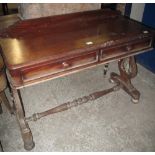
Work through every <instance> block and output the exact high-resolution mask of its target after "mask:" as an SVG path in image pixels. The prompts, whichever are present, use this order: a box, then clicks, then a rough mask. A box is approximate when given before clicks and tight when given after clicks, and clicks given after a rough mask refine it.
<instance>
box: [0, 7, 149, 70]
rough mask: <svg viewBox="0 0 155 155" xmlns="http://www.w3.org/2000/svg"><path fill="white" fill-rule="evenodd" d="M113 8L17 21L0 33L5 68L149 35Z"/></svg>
mask: <svg viewBox="0 0 155 155" xmlns="http://www.w3.org/2000/svg"><path fill="white" fill-rule="evenodd" d="M149 32H150V30H149V29H148V28H147V27H145V26H143V25H141V24H139V23H137V22H135V21H133V20H129V19H127V18H125V17H123V16H121V15H120V13H119V12H117V11H111V10H95V11H87V12H81V13H72V14H68V15H58V16H51V17H43V18H38V19H31V20H25V21H19V22H17V23H16V24H14V25H13V26H10V27H9V28H8V29H6V31H5V32H3V33H2V34H1V37H2V38H1V39H0V45H1V48H2V51H3V56H4V61H5V63H6V65H7V67H8V68H9V69H12V70H13V69H18V68H21V67H27V66H31V65H33V64H37V63H42V62H44V61H47V60H48V61H55V60H58V59H62V58H65V57H70V56H72V55H76V54H77V55H78V54H81V53H83V52H86V51H90V50H95V49H98V48H107V47H109V46H115V45H118V44H122V43H126V42H129V41H131V40H134V39H135V40H136V39H141V38H144V37H149V36H150V35H152V34H151V33H149Z"/></svg>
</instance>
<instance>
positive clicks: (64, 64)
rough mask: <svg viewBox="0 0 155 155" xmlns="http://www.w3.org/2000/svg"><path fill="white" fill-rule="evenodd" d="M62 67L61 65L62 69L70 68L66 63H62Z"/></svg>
mask: <svg viewBox="0 0 155 155" xmlns="http://www.w3.org/2000/svg"><path fill="white" fill-rule="evenodd" d="M62 65H63V67H64V68H67V67H69V66H70V65H69V64H68V63H67V62H63V63H62Z"/></svg>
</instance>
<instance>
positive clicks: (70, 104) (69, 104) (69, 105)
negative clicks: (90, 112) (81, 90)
mask: <svg viewBox="0 0 155 155" xmlns="http://www.w3.org/2000/svg"><path fill="white" fill-rule="evenodd" d="M118 89H119V85H116V86H114V87H112V88H110V89H106V90H103V91H98V92H95V93H92V94H90V95H88V96H84V97H81V98H78V99H75V100H73V101H71V102H67V103H64V104H61V105H59V106H57V107H55V108H52V109H50V110H47V111H45V112H41V113H35V114H33V115H32V116H30V117H28V118H26V121H27V122H28V121H37V120H38V119H40V118H42V117H45V116H47V115H51V114H54V113H58V112H61V111H65V110H68V109H71V108H72V107H75V106H78V105H81V104H83V103H87V102H88V101H92V100H95V99H97V98H99V97H101V96H103V95H106V94H108V93H110V92H113V91H116V90H118Z"/></svg>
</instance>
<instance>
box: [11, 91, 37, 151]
mask: <svg viewBox="0 0 155 155" xmlns="http://www.w3.org/2000/svg"><path fill="white" fill-rule="evenodd" d="M12 93H13V98H14V104H15V108H16V117H17V120H18V123H19V126H20V130H21V134H22V138H23V142H24V148H25V149H26V150H31V149H33V147H34V142H33V137H32V133H31V130H30V128H29V125H28V123H27V122H26V120H25V116H24V115H25V114H24V107H23V105H22V100H21V97H20V92H19V90H17V89H15V88H12Z"/></svg>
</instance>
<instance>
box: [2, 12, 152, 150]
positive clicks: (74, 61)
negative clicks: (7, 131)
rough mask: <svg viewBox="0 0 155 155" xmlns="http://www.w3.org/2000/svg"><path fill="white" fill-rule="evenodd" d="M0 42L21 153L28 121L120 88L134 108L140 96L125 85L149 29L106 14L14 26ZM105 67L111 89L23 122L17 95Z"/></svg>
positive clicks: (147, 46) (148, 42)
mask: <svg viewBox="0 0 155 155" xmlns="http://www.w3.org/2000/svg"><path fill="white" fill-rule="evenodd" d="M0 36H1V39H0V46H1V52H2V55H3V59H4V62H5V65H6V72H7V77H8V80H9V82H10V86H11V90H12V91H11V92H12V95H13V100H14V111H15V114H16V116H17V120H18V122H19V126H20V129H21V134H22V138H23V141H24V147H25V149H27V150H31V149H32V148H33V147H34V142H33V137H32V133H31V130H30V128H29V125H28V122H29V121H36V120H38V119H40V118H41V117H44V116H47V115H50V114H53V113H57V112H60V111H64V110H67V109H70V108H72V107H74V106H77V105H81V104H83V103H86V102H88V101H91V100H95V99H97V98H99V97H101V96H103V95H105V94H108V93H110V92H113V91H116V90H119V89H120V88H121V89H123V90H124V91H125V92H127V93H128V94H129V95H130V96H131V98H132V101H133V102H134V103H137V102H138V100H139V97H140V93H139V91H138V90H137V89H136V88H134V86H133V85H132V83H131V79H132V78H134V77H135V76H136V73H137V68H136V63H135V59H134V55H136V54H139V53H142V52H145V51H148V50H151V49H152V48H153V47H152V46H153V39H154V33H153V31H152V30H151V29H149V28H147V27H145V26H144V25H142V24H140V23H137V22H135V21H133V20H130V19H127V18H125V17H123V16H122V15H120V13H119V12H117V11H111V10H94V11H87V12H81V13H72V14H66V15H58V16H51V17H43V18H38V19H31V20H25V21H18V22H17V23H15V24H14V25H12V26H10V27H9V28H7V29H5V30H3V32H1V34H0ZM111 61H118V69H119V71H120V75H118V74H116V73H113V72H112V73H111V75H110V81H111V82H113V83H114V86H113V87H112V88H109V89H107V90H103V91H99V92H95V93H92V94H90V95H88V96H84V97H82V98H78V99H75V100H73V101H71V102H67V103H64V104H61V105H60V106H57V107H55V108H52V109H50V110H47V111H44V112H41V113H35V114H33V115H32V116H30V117H26V116H25V114H24V109H23V106H22V102H21V98H20V92H19V90H20V89H22V88H23V87H27V86H30V85H34V84H37V83H40V82H45V81H47V80H51V79H53V78H58V77H61V76H65V75H68V74H71V73H75V72H78V71H80V70H84V69H87V68H90V67H95V66H97V65H101V64H107V63H109V62H111Z"/></svg>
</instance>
